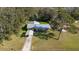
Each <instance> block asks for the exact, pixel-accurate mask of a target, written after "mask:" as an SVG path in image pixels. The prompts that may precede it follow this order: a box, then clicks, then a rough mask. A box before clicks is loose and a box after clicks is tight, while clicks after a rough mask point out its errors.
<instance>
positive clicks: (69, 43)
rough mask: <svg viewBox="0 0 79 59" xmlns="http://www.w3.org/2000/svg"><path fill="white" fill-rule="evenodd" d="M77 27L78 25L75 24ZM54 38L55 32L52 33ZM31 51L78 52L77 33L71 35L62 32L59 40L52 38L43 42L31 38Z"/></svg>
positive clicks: (78, 40)
mask: <svg viewBox="0 0 79 59" xmlns="http://www.w3.org/2000/svg"><path fill="white" fill-rule="evenodd" d="M75 25H76V26H77V27H79V23H78V24H75ZM54 33H55V35H56V37H57V36H58V33H59V32H57V31H54ZM32 50H33V51H62V50H63V51H78V50H79V33H77V34H71V33H69V32H63V33H62V34H61V37H60V40H56V39H54V38H51V39H48V40H45V39H40V38H38V37H33V41H32Z"/></svg>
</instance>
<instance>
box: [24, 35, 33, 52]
mask: <svg viewBox="0 0 79 59" xmlns="http://www.w3.org/2000/svg"><path fill="white" fill-rule="evenodd" d="M31 45H32V36H29V37H26V38H25V44H24V46H23V49H22V51H30V50H31V47H32V46H31Z"/></svg>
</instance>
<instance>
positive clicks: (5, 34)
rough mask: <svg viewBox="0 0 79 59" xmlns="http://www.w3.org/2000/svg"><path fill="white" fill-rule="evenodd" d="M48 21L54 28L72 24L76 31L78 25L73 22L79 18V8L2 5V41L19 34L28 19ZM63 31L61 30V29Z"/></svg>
mask: <svg viewBox="0 0 79 59" xmlns="http://www.w3.org/2000/svg"><path fill="white" fill-rule="evenodd" d="M32 20H36V21H39V22H40V21H43V22H48V23H49V24H50V25H51V27H52V29H53V30H58V29H59V28H60V29H63V25H65V24H66V25H68V26H72V27H71V28H73V29H74V30H73V31H72V29H71V32H74V31H75V29H76V27H74V26H73V25H72V24H73V23H74V21H76V20H79V8H76V7H68V8H66V7H65V8H64V7H61V8H57V7H56V8H52V7H51V8H41V7H40V8H31V7H30V8H27V7H26V8H22V7H20V8H19V7H13V8H11V7H1V8H0V41H1V42H2V41H3V40H9V36H10V35H12V34H15V35H16V34H17V33H18V32H19V30H20V29H22V25H23V24H26V23H27V22H28V21H32ZM60 33H61V31H60Z"/></svg>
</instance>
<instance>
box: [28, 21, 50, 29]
mask: <svg viewBox="0 0 79 59" xmlns="http://www.w3.org/2000/svg"><path fill="white" fill-rule="evenodd" d="M50 28H51V27H50V25H49V24H40V23H39V22H37V21H32V22H30V23H28V24H27V29H50Z"/></svg>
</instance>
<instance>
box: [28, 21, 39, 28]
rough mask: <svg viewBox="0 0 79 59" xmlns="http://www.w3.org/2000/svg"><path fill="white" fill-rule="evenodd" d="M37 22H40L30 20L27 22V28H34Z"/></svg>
mask: <svg viewBox="0 0 79 59" xmlns="http://www.w3.org/2000/svg"><path fill="white" fill-rule="evenodd" d="M37 24H40V23H39V22H37V21H31V22H29V23H28V24H27V29H32V28H34V26H35V25H37Z"/></svg>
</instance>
